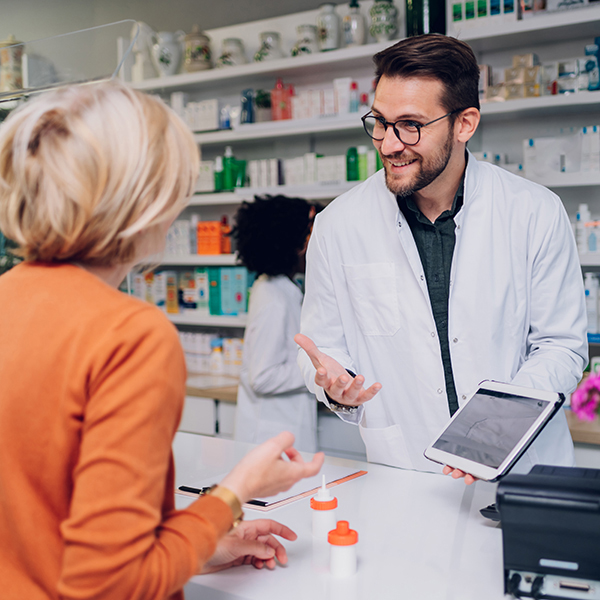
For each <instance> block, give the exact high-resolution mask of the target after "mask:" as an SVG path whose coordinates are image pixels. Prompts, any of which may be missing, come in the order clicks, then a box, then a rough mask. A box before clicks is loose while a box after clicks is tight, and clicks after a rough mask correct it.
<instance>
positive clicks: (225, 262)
mask: <svg viewBox="0 0 600 600" xmlns="http://www.w3.org/2000/svg"><path fill="white" fill-rule="evenodd" d="M160 264H161V265H164V266H167V265H186V266H196V267H199V266H207V267H233V266H234V265H237V255H235V254H190V255H187V256H164V257H163V258H162V259H161V261H160Z"/></svg>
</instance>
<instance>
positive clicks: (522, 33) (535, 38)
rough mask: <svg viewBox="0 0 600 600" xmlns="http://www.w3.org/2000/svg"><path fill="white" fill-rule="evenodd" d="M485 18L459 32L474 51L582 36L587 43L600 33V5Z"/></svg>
mask: <svg viewBox="0 0 600 600" xmlns="http://www.w3.org/2000/svg"><path fill="white" fill-rule="evenodd" d="M515 6H516V5H515ZM482 21H483V23H484V24H483V25H479V26H474V27H468V26H467V27H463V29H462V30H461V31H460V32H459V33H458V35H457V36H456V37H458V38H460V39H461V40H463V41H465V42H467V43H468V44H469V45H470V46H471V47H472V48H473V50H474V51H475V52H491V51H496V50H508V49H511V48H530V47H533V46H535V45H539V44H554V43H556V42H560V41H565V40H572V39H582V38H588V40H589V41H588V42H586V43H589V44H591V43H592V41H593V39H594V37H595V36H597V35H599V34H600V27H599V25H600V6H586V7H583V8H576V9H571V10H561V11H557V12H549V13H545V14H544V13H542V14H537V15H535V16H532V17H530V18H528V19H523V20H521V21H503V18H502V17H498V18H497V19H496V18H493V17H488V18H486V19H485V20H484V19H482Z"/></svg>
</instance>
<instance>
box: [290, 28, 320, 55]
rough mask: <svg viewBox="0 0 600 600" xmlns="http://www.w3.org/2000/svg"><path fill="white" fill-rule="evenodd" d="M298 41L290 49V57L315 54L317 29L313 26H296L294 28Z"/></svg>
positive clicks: (317, 47)
mask: <svg viewBox="0 0 600 600" xmlns="http://www.w3.org/2000/svg"><path fill="white" fill-rule="evenodd" d="M296 35H297V36H298V41H297V42H296V44H295V46H294V47H293V48H292V56H302V55H303V54H315V53H317V52H318V51H319V45H318V43H317V28H316V27H315V26H314V25H298V27H296Z"/></svg>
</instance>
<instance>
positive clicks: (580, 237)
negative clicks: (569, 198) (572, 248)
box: [575, 204, 592, 254]
mask: <svg viewBox="0 0 600 600" xmlns="http://www.w3.org/2000/svg"><path fill="white" fill-rule="evenodd" d="M591 220H592V215H591V213H590V209H589V207H588V205H587V204H580V205H579V208H578V209H577V220H576V223H575V241H576V242H577V250H578V251H579V254H586V253H587V251H588V239H587V234H588V231H587V230H586V226H585V224H586V223H589V222H590V221H591Z"/></svg>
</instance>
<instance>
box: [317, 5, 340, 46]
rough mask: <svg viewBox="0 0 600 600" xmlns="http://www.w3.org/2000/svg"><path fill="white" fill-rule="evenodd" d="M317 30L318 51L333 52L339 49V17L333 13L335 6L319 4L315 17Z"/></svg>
mask: <svg viewBox="0 0 600 600" xmlns="http://www.w3.org/2000/svg"><path fill="white" fill-rule="evenodd" d="M317 30H318V33H319V50H321V52H325V51H326V50H335V49H336V48H339V47H340V17H339V15H338V14H337V12H335V4H333V3H332V2H327V3H326V4H321V8H320V10H319V14H318V15H317Z"/></svg>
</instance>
